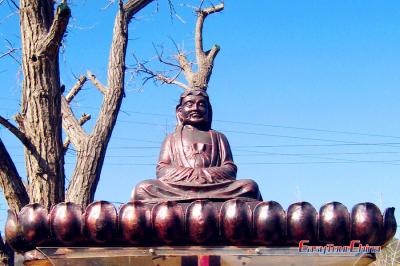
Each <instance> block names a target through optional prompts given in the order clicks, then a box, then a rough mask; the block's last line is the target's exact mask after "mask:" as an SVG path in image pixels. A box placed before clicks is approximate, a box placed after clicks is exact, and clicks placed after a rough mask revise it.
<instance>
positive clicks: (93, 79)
mask: <svg viewBox="0 0 400 266" xmlns="http://www.w3.org/2000/svg"><path fill="white" fill-rule="evenodd" d="M86 75H87V77H88V78H89V79H90V81H91V82H92V83H93V84H94V85H95V86H96V88H97V89H98V90H99V91H100V92H101V93H103V94H106V93H107V88H106V87H105V86H104V85H103V84H102V83H101V82H100V81H99V80H98V79H97V78H96V76H95V75H94V74H93V73H92V72H90V71H89V70H88V71H87V72H86Z"/></svg>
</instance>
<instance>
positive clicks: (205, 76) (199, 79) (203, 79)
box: [135, 1, 224, 90]
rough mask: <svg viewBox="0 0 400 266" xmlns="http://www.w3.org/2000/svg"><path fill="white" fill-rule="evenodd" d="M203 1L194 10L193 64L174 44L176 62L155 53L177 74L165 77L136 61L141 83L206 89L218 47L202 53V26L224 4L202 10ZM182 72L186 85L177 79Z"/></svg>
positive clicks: (220, 9) (136, 70) (145, 64)
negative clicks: (154, 82) (141, 78)
mask: <svg viewBox="0 0 400 266" xmlns="http://www.w3.org/2000/svg"><path fill="white" fill-rule="evenodd" d="M202 5H203V1H201V4H200V6H199V7H198V8H196V14H197V21H196V27H195V36H194V37H195V56H196V60H195V62H191V61H189V59H188V56H187V54H186V53H185V52H184V51H182V50H180V49H179V48H178V46H177V45H176V44H175V46H176V48H177V50H178V54H177V55H176V56H175V61H176V62H170V61H168V60H166V59H165V58H163V55H162V52H158V51H157V49H156V52H157V59H158V60H159V61H160V62H161V63H162V64H164V65H166V66H168V67H172V70H173V69H175V70H177V73H176V74H175V75H174V76H173V77H170V76H167V75H166V74H165V73H164V72H161V71H154V70H152V69H151V68H149V67H147V62H145V63H143V62H140V61H139V60H138V59H136V60H137V66H136V68H135V72H136V73H138V74H144V78H143V82H144V83H146V82H147V81H149V80H155V81H159V82H161V83H166V84H174V85H177V86H179V87H181V88H183V89H184V90H196V89H201V90H205V89H207V86H208V82H209V80H210V77H211V74H212V70H213V66H214V59H215V57H216V56H217V54H218V52H219V50H220V47H219V46H218V45H214V46H213V47H212V48H211V49H210V50H208V51H204V48H203V25H204V20H205V19H206V18H207V16H208V15H211V14H213V13H217V12H220V11H222V10H223V9H224V3H223V2H222V3H220V4H218V5H215V6H211V7H207V8H203V7H202ZM195 66H197V71H195V68H194V67H195ZM182 72H183V74H184V76H185V79H186V81H187V83H184V82H181V81H179V80H178V77H179V76H180V74H181V73H182Z"/></svg>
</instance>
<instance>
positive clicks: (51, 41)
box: [38, 2, 71, 55]
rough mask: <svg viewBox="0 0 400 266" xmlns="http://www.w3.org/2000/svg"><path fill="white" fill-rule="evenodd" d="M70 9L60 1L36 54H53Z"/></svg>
mask: <svg viewBox="0 0 400 266" xmlns="http://www.w3.org/2000/svg"><path fill="white" fill-rule="evenodd" d="M70 16H71V10H70V9H69V7H68V6H67V5H66V3H65V2H62V3H61V4H60V5H59V6H58V7H57V11H56V14H55V17H54V20H53V23H52V25H51V26H50V29H49V31H48V33H47V35H46V37H45V38H44V39H43V40H42V41H41V42H40V43H39V44H38V55H44V54H49V53H50V54H53V55H55V54H56V52H57V51H58V48H59V47H60V43H61V41H62V38H63V36H64V34H65V31H66V30H67V26H68V21H69V18H70Z"/></svg>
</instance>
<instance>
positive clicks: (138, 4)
mask: <svg viewBox="0 0 400 266" xmlns="http://www.w3.org/2000/svg"><path fill="white" fill-rule="evenodd" d="M151 2H153V0H128V1H127V2H126V3H125V4H124V6H123V10H124V13H125V16H126V19H127V20H126V23H127V24H128V23H129V22H130V20H131V19H132V17H133V16H134V15H135V14H136V13H137V12H139V11H140V10H142V9H143V8H144V7H145V6H147V5H148V4H149V3H151Z"/></svg>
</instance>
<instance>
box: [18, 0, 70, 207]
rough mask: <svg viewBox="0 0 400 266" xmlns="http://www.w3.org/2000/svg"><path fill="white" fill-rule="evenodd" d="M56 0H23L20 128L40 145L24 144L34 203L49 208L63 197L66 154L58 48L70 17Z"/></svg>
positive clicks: (21, 8) (65, 7)
mask: <svg viewBox="0 0 400 266" xmlns="http://www.w3.org/2000/svg"><path fill="white" fill-rule="evenodd" d="M53 2H54V1H53V0H21V1H20V19H21V21H20V27H21V41H22V67H23V72H24V80H23V85H22V99H21V112H20V114H19V115H18V116H17V122H18V124H19V127H20V130H21V131H22V132H23V133H24V134H25V136H26V137H27V138H28V139H29V141H30V142H31V143H32V145H33V146H34V147H35V150H32V149H30V148H29V147H26V148H25V161H26V171H27V176H28V183H29V191H28V193H29V196H30V201H31V202H38V203H41V204H43V205H44V206H46V207H48V208H50V206H51V205H53V204H55V203H58V202H60V201H63V200H64V189H65V188H64V158H63V143H62V134H61V129H62V127H61V101H60V100H61V90H60V73H59V62H58V52H59V46H60V42H61V40H62V37H63V35H64V33H65V30H66V27H67V24H68V20H69V17H70V11H69V8H68V7H67V6H66V5H65V4H61V5H60V6H59V7H58V8H57V11H56V13H55V14H54V4H53Z"/></svg>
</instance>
